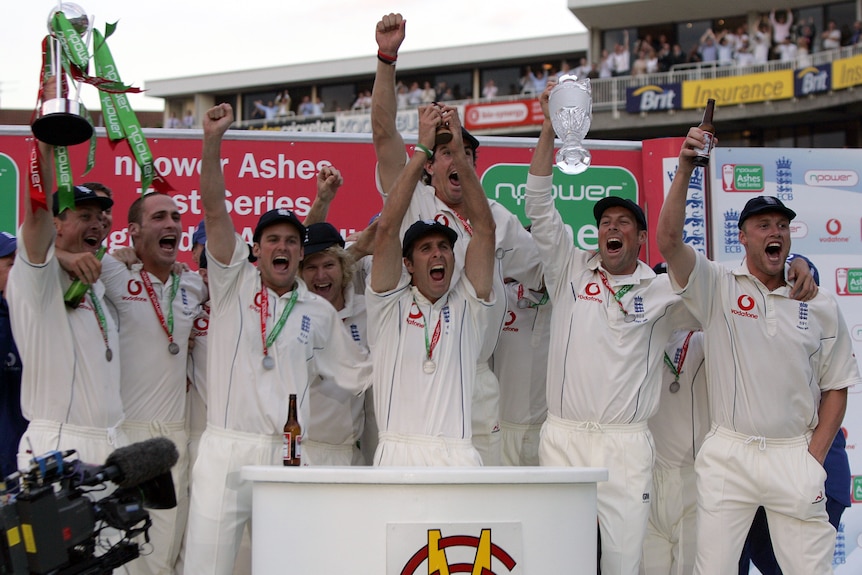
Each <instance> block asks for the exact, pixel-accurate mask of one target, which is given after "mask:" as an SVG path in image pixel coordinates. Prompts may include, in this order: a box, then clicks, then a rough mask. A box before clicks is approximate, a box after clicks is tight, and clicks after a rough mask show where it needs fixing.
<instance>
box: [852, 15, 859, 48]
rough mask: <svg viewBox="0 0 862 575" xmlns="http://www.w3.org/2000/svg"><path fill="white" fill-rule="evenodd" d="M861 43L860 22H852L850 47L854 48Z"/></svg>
mask: <svg viewBox="0 0 862 575" xmlns="http://www.w3.org/2000/svg"><path fill="white" fill-rule="evenodd" d="M860 42H862V20H856V21H855V22H853V33H852V34H851V35H850V45H851V46H855V45H856V44H859V43H860Z"/></svg>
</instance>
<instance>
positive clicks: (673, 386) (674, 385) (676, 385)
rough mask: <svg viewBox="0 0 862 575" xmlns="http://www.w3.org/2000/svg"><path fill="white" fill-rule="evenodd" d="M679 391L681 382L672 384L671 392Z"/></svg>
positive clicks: (674, 381) (675, 381)
mask: <svg viewBox="0 0 862 575" xmlns="http://www.w3.org/2000/svg"><path fill="white" fill-rule="evenodd" d="M677 391H679V382H678V381H677V380H673V381H672V382H670V392H671V393H676V392H677Z"/></svg>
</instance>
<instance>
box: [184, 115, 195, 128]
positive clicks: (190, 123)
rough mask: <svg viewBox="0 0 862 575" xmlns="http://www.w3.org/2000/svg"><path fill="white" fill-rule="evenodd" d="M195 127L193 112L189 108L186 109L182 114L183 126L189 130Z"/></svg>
mask: <svg viewBox="0 0 862 575" xmlns="http://www.w3.org/2000/svg"><path fill="white" fill-rule="evenodd" d="M194 127H195V113H194V112H192V111H191V110H186V115H185V116H183V128H186V129H187V130H191V129H192V128H194Z"/></svg>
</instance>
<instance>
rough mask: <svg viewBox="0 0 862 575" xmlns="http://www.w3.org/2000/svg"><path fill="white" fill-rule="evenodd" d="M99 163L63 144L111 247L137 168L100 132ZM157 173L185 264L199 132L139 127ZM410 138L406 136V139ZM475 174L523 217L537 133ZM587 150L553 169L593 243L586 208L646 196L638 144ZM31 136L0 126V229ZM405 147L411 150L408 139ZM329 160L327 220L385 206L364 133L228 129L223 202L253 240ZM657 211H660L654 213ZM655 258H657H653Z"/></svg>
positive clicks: (560, 199)
mask: <svg viewBox="0 0 862 575" xmlns="http://www.w3.org/2000/svg"><path fill="white" fill-rule="evenodd" d="M97 133H98V145H97V151H96V165H95V167H94V168H93V170H92V171H91V172H90V173H89V174H86V175H84V174H83V171H84V169H85V167H86V157H85V155H86V152H87V149H86V145H80V146H75V147H73V148H71V149H70V152H71V155H72V167H73V174H74V181H75V183H79V184H80V183H85V182H88V181H98V182H101V183H103V184H105V185H107V186H108V187H109V188H111V189H112V190H113V193H114V201H115V204H114V210H113V216H114V228H113V230H112V231H111V234H110V236H109V237H108V240H107V241H108V249H109V250H114V249H117V248H119V247H123V246H128V245H130V239H129V234H128V226H127V223H128V219H127V215H126V214H127V213H128V209H129V206H130V205H131V203H132V202H133V201H134V200H135V198H137V197H138V195H139V194H140V193H141V182H140V172H139V170H138V168H137V166H136V164H135V161H134V158H133V156H132V154H131V152H130V150H129V149H128V147H127V146H126V145H125V144H119V145H117V146H116V148H112V147H111V145H110V144H109V142H108V140H107V138H105V137H104V131H103V130H101V129H98V130H97ZM145 134H146V136H147V140H148V142H149V145H150V148H151V150H152V153H153V157H154V158H155V165H156V168H157V169H158V170H159V172H160V173H161V174H162V175H163V176H164V177H165V178H166V179H167V181H168V182H169V183H170V184H171V185H172V186H173V188H174V189H175V190H176V191H175V192H174V193H173V197H174V199H175V200H176V202H177V205H178V206H179V209H180V213H181V214H182V218H183V230H184V231H183V237H182V239H181V243H180V249H181V252H182V253H181V258H180V259H181V260H183V261H190V259H191V258H190V256H189V254H188V252H189V250H190V249H191V237H192V233H193V232H194V229H195V226H196V225H197V224H198V222H200V221H201V220H202V219H203V206H202V203H201V196H200V153H201V133H200V132H198V131H192V130H164V129H152V130H146V131H145ZM408 138H409V136H408ZM481 141H482V145H481V147H480V148H479V153H478V161H477V172H478V173H479V175H480V177H481V178H482V181H483V186H484V187H485V191H486V193H487V194H488V196H489V197H491V198H493V199H495V200H497V201H499V202H500V203H502V204H503V205H505V206H506V207H508V208H509V209H511V210H512V211H513V212H515V213H516V214H517V215H519V217H521V219H522V221H524V222H525V223H527V220H526V218H524V216H523V214H524V207H523V196H524V185H525V182H526V178H527V171H528V169H529V164H530V160H531V157H532V152H533V148H532V146H533V145H535V139H533V138H499V137H497V138H482V139H481ZM602 144H603V146H604V148H593V166H594V167H593V168H591V169H590V170H588V171H587V172H586V173H585V174H581V175H579V176H567V175H565V174H562V173H561V172H556V173H555V176H554V194H555V197H556V199H557V205H558V207H559V209H560V211H561V213H562V214H563V217H564V219H565V220H566V223H568V224H570V225H571V226H572V227H573V228H574V229H573V237H575V238H576V241H577V242H578V243H579V245H581V246H582V247H585V248H591V247H592V248H594V247H596V246H595V241H596V237H597V233H596V230H595V220H594V219H593V218H592V207H593V205H594V204H595V202H597V201H598V200H600V199H601V198H602V197H605V196H606V195H625V196H626V197H630V198H631V199H633V200H637V201H641V202H642V203H646V202H648V201H649V198H646V197H644V196H643V195H642V194H643V187H642V185H641V184H640V182H641V179H642V177H641V173H642V167H641V157H642V156H641V150H640V144H639V143H636V144H635V143H620V144H613V145H611V144H608V143H602ZM31 145H32V136H31V135H30V132H29V130H28V129H26V128H24V127H21V128H18V127H15V128H12V127H7V128H0V231H9V232H11V233H15V231H16V229H17V226H18V224H19V222H20V219H21V217H22V215H23V204H22V202H21V200H22V199H23V190H24V188H23V186H24V185H26V178H25V176H26V174H27V166H28V162H29V155H30V146H31ZM406 153H408V154H412V145H410V144H408V145H407V149H406ZM325 165H333V166H335V167H336V168H338V169H339V170H340V171H341V173H342V175H343V176H344V185H343V186H342V187H341V189H340V190H339V192H338V196H337V198H336V199H335V201H334V202H333V204H332V207H331V209H330V212H329V218H328V219H329V221H330V222H331V223H332V224H333V225H335V227H336V228H338V229H339V230H341V233H342V234H343V235H345V236H346V235H349V234H351V233H353V232H354V231H357V230H362V229H364V228H365V226H366V225H367V224H368V222H369V220H370V219H371V217H372V216H374V215H375V214H377V213H378V212H379V211H380V209H381V208H382V206H383V202H382V199H381V197H380V195H379V193H378V192H377V187H376V183H375V165H376V157H375V154H374V147H373V145H372V143H371V135H370V134H356V135H346V134H297V133H283V132H282V133H269V132H250V131H240V130H231V131H228V133H227V135H226V136H225V140H224V142H223V144H222V168H223V171H224V176H225V186H226V188H227V194H228V196H227V200H226V203H227V207H228V211H229V212H230V214H231V216H232V217H233V220H234V224H235V226H236V229H237V231H238V232H239V233H240V234H241V235H242V236H243V238H244V239H246V240H247V241H249V242H251V237H252V232H253V230H254V226H255V224H256V222H257V219H258V218H259V217H260V215H261V214H263V213H264V212H266V211H267V210H270V209H272V208H287V209H291V210H294V211H295V212H296V214H297V215H298V216H299V218H300V219H303V218H304V217H305V216H306V215H307V214H308V210H309V208H310V207H311V204H312V202H313V201H314V197H315V193H316V177H317V173H318V171H319V170H320V168H321V167H323V166H325ZM656 213H658V212H657V211H656ZM656 257H657V256H656Z"/></svg>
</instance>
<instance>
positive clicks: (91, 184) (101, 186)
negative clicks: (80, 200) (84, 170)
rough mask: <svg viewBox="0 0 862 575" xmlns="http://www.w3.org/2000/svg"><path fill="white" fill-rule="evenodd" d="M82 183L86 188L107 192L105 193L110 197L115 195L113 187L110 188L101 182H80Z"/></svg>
mask: <svg viewBox="0 0 862 575" xmlns="http://www.w3.org/2000/svg"><path fill="white" fill-rule="evenodd" d="M80 185H81V186H84V187H85V188H88V189H90V190H93V191H94V192H105V195H106V196H108V197H109V198H113V197H114V193H113V192H112V191H111V188H109V187H108V186H106V185H105V184H100V183H99V182H87V183H85V184H80Z"/></svg>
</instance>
